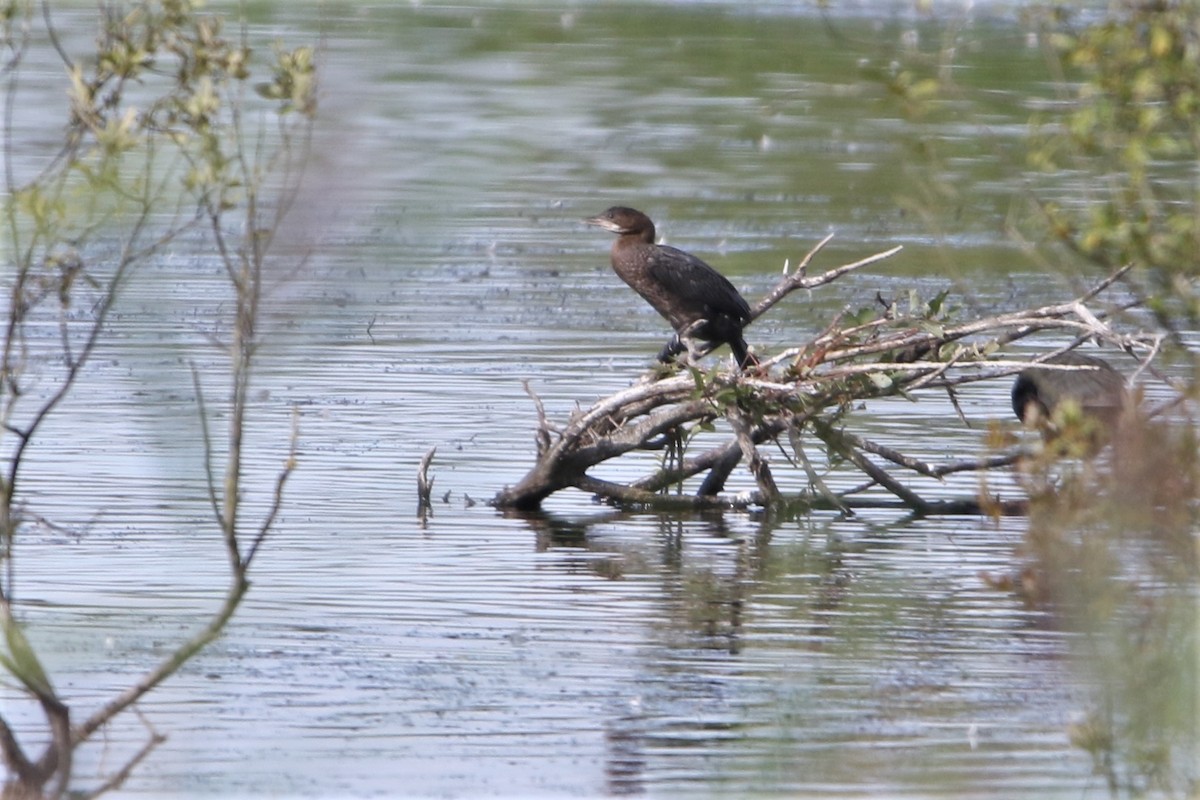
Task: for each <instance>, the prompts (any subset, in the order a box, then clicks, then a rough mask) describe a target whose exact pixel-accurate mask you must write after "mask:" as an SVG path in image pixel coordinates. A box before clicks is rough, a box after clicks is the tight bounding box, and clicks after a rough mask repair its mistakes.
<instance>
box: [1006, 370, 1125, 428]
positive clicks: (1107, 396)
mask: <svg viewBox="0 0 1200 800" xmlns="http://www.w3.org/2000/svg"><path fill="white" fill-rule="evenodd" d="M1045 363H1046V364H1058V365H1061V366H1071V367H1093V368H1094V369H1078V370H1058V369H1045V368H1043V367H1029V368H1028V369H1024V370H1022V371H1021V373H1020V374H1019V375H1017V380H1016V383H1014V384H1013V389H1012V406H1013V412H1014V413H1015V414H1016V415H1017V418H1018V419H1020V420H1021V421H1022V422H1024V423H1026V424H1030V425H1039V426H1041V425H1044V424H1045V423H1046V422H1048V421H1049V420H1050V419H1051V418H1052V417H1053V416H1054V410H1055V409H1056V408H1058V407H1060V406H1061V405H1062V404H1063V403H1066V402H1068V401H1074V402H1075V403H1077V404H1078V405H1079V409H1080V411H1082V412H1083V413H1084V415H1086V416H1089V417H1092V418H1094V419H1096V420H1098V421H1099V422H1101V423H1102V424H1103V426H1104V427H1106V428H1108V429H1109V430H1112V429H1113V428H1115V427H1116V425H1117V422H1118V420H1119V419H1120V417H1121V412H1122V411H1123V410H1124V409H1125V407H1126V405H1128V403H1129V393H1128V392H1127V391H1126V390H1125V379H1124V378H1123V377H1121V373H1119V372H1117V371H1116V370H1115V369H1113V368H1112V366H1110V365H1109V363H1108V362H1107V361H1104V360H1102V359H1099V358H1096V357H1094V356H1088V355H1084V354H1083V353H1077V352H1075V351H1070V352H1067V353H1062V354H1061V355H1057V356H1054V357H1053V358H1048V359H1046V361H1045Z"/></svg>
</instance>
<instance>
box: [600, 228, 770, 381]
mask: <svg viewBox="0 0 1200 800" xmlns="http://www.w3.org/2000/svg"><path fill="white" fill-rule="evenodd" d="M584 222H586V223H588V224H589V225H596V226H599V227H601V228H604V229H605V230H606V231H612V232H613V233H616V234H618V238H617V241H616V242H614V243H613V247H612V268H613V271H614V272H616V273H617V275H618V276H620V278H621V280H623V281H625V283H627V284H629V286H630V287H631V288H632V289H633V290H634V291H635V292H637V293H638V294H640V295H641V296H642V297H643V298H645V300H646V302H648V303H649V304H650V305H652V306H653V307H654V310H655V311H657V312H658V313H659V314H661V315H662V316H663V317H664V318H665V319H666V320H667V322H669V323H671V327H672V328H674V330H675V335H674V336H673V337H671V341H669V342H668V343H667V344H666V346H665V347H663V349H662V352H660V353H659V355H658V358H659V360H660V361H670V360H672V359H673V358H674V357H675V356H677V355H679V354H680V353H682V352H683V351H684V350H688V351H689V352H691V351H692V348H691V347H689V340H698V341H700V342H702V343H703V347H701V348H699V352H698V354H699V355H704V354H705V353H708V352H709V351H711V350H713V349H714V348H716V347H718V346H720V345H722V344H728V345H729V346H730V348H731V349H732V350H733V355H734V357H735V358H736V359H737V362H738V366H739V367H742V368H745V367H747V366H749V365H752V364H757V363H758V360H757V359H756V358H755V357H754V356H753V354H751V353H750V351H749V349H748V348H747V346H746V340H745V339H744V338H743V337H742V328H744V327H745V326H746V325H747V324H748V323H749V322H750V306H749V305H748V304H747V303H746V301H745V299H744V298H743V297H742V296H741V295H740V294H738V290H737V289H736V288H734V285H733V284H732V283H730V282H729V280H728V279H727V278H726V277H725V276H724V275H722V274H721V273H719V272H717V271H716V270H715V269H713V268H712V267H710V266H709V265H708V264H705V263H704V262H703V261H701V260H700V259H698V258H696V257H695V256H693V255H691V254H690V253H685V252H683V251H682V250H677V249H676V248H674V247H667V246H665V245H659V244H655V243H654V223H653V222H651V221H650V218H649V217H648V216H646V215H645V214H643V213H642V212H640V211H637V210H635V209H632V208H626V207H624V206H614V207H612V208H610V209H608V210H607V211H605V212H604V213H603V214H600V215H599V216H595V217H591V218H589V219H586V220H584Z"/></svg>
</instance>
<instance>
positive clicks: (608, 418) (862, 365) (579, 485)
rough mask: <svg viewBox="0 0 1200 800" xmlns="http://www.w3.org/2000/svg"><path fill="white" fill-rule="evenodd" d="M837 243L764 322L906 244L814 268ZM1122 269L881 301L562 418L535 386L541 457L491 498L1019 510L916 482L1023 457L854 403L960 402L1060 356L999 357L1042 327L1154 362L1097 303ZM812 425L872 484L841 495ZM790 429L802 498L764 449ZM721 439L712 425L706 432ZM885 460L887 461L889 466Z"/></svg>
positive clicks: (759, 310)
mask: <svg viewBox="0 0 1200 800" xmlns="http://www.w3.org/2000/svg"><path fill="white" fill-rule="evenodd" d="M829 240H830V237H826V238H825V239H824V240H822V241H821V242H819V243H818V244H817V245H816V246H815V247H814V248H813V249H812V250H811V251H810V252H809V253H808V254H806V255H805V257H804V258H803V259H802V260H801V261H800V263H799V264H798V265H797V267H796V269H795V270H794V271H791V272H790V273H789V272H788V271H787V269H786V268H785V274H784V276H783V277H782V278H781V279H780V281H779V282H778V283H777V284H776V285H775V287H774V288H773V289H772V290H771V291H770V292H768V293H767V295H766V296H764V297H763V298H762V299H761V300H760V301H759V302H758V303H756V304H754V305H753V308H752V316H753V318H757V317H760V316H762V315H763V314H765V313H766V312H767V311H769V310H770V309H771V308H772V307H773V306H775V305H776V304H777V303H779V302H780V301H781V300H783V299H784V298H785V297H787V296H788V295H789V294H790V293H791V292H794V291H795V290H797V289H812V288H816V287H819V286H822V285H825V284H828V283H831V282H833V281H835V280H837V279H838V278H840V277H843V276H845V275H847V274H849V273H851V272H853V271H855V270H858V269H861V268H862V267H865V266H868V265H871V264H876V263H878V262H880V261H882V260H884V259H886V258H888V257H890V256H892V255H894V254H895V253H896V252H898V251H899V249H900V248H898V247H896V248H891V249H889V250H885V251H882V252H880V253H876V254H874V255H871V256H868V257H867V258H863V259H860V260H858V261H854V262H851V263H848V264H844V265H842V266H839V267H835V268H833V269H829V270H826V271H824V272H822V273H820V274H818V275H815V276H811V277H810V276H809V275H808V269H809V267H810V266H811V263H812V262H813V260H814V258H815V257H816V256H817V254H818V253H820V251H821V250H822V248H823V247H824V246H825V245H826V244H827V243H828V242H829ZM1123 274H1124V270H1120V271H1117V272H1116V273H1114V274H1112V275H1110V276H1108V277H1107V278H1105V279H1104V280H1103V281H1101V282H1099V283H1098V284H1096V285H1095V286H1093V287H1092V288H1090V289H1089V290H1088V291H1087V292H1086V293H1084V294H1083V295H1081V296H1079V297H1077V298H1075V299H1073V300H1071V301H1069V302H1064V303H1055V304H1051V305H1046V306H1042V307H1039V308H1032V309H1026V310H1023V311H1016V312H1008V313H1003V314H997V315H995V316H992V317H988V318H985V319H975V320H966V321H955V320H953V319H950V318H949V316H948V315H947V314H944V313H943V312H942V310H941V303H940V301H939V302H938V303H936V304H934V303H931V304H929V305H928V307H927V308H926V309H925V310H924V311H923V312H913V313H908V314H902V313H898V312H897V310H896V308H895V306H894V305H890V304H886V303H884V304H881V306H882V308H883V310H881V311H880V310H877V311H876V312H875V316H874V318H871V319H865V320H864V319H863V317H864V314H863V313H861V312H860V313H857V314H851V313H849V312H848V311H847V312H843V313H839V314H837V315H836V316H835V317H834V319H833V320H832V321H831V322H830V323H829V325H828V326H827V327H826V328H825V329H824V330H822V331H821V332H820V333H819V334H817V335H816V336H815V337H814V338H812V339H811V340H810V341H808V342H805V343H803V344H801V345H799V346H796V347H793V348H788V349H785V350H784V351H783V352H781V353H778V354H777V355H775V356H773V357H771V358H765V359H763V361H762V364H761V365H760V366H759V367H758V368H756V369H752V370H748V371H746V372H744V373H728V372H722V371H712V372H709V373H703V372H701V371H700V370H698V369H696V368H694V367H692V368H688V369H686V371H680V372H677V373H675V374H673V375H668V376H667V377H665V378H662V379H659V380H648V381H647V380H645V379H643V381H642V382H639V383H636V384H634V385H632V386H630V387H629V388H627V389H623V390H621V391H619V392H617V393H615V394H613V395H611V396H609V397H606V398H602V399H600V400H598V401H597V402H596V403H595V404H594V405H592V406H591V407H590V408H587V409H583V410H578V411H576V412H575V413H574V414H573V415H572V416H571V417H570V419H568V420H567V421H566V423H565V424H562V425H554V424H552V423H551V422H550V421H549V420H548V419H547V417H546V412H545V409H544V408H543V407H542V405H541V403H540V401H539V400H538V399H537V396H536V395H535V394H534V392H533V390H532V389H531V388H530V387H529V386H528V385H527V386H526V390H527V392H528V393H529V394H530V396H531V397H532V398H533V399H534V403H535V406H536V408H537V413H538V428H537V431H536V433H535V438H536V452H537V462H536V463H535V465H534V466H533V468H532V469H531V470H530V471H529V472H528V474H526V475H525V477H524V478H522V479H521V480H520V481H519V482H518V483H517V484H516V485H514V486H511V487H507V488H505V489H504V490H502V491H501V492H499V493H498V494H497V495H496V497H495V498H494V499H493V501H492V502H493V504H494V505H496V506H499V507H502V508H516V509H535V508H538V507H539V506H540V504H541V503H542V501H543V500H545V499H546V498H547V497H549V496H550V495H552V494H554V493H555V492H557V491H560V490H562V489H566V488H575V489H579V490H582V491H584V492H588V493H591V494H594V495H597V496H599V497H600V498H602V499H604V500H607V501H609V502H612V503H616V504H619V505H626V506H641V507H654V508H660V509H667V508H680V507H688V508H736V507H745V506H747V505H758V506H763V507H767V508H771V507H776V506H780V505H783V504H791V503H801V504H803V505H805V506H807V507H820V508H830V509H835V510H838V511H841V512H842V513H853V509H854V508H856V507H857V508H862V507H866V506H870V505H877V504H879V503H880V502H884V503H888V504H890V505H892V506H894V507H898V508H906V509H908V510H909V511H910V512H912V513H913V514H917V515H923V514H950V513H969V514H978V513H985V512H986V513H1020V511H1021V510H1022V509H1023V504H1021V503H1016V504H1001V503H998V502H997V501H996V500H994V499H992V498H983V499H980V498H974V497H971V498H962V499H959V500H953V501H931V500H928V499H926V498H924V497H922V496H921V495H920V494H919V493H918V492H916V491H915V490H913V489H911V488H910V487H909V486H908V485H907V483H906V482H905V479H904V476H912V477H916V476H923V477H925V478H934V479H937V480H941V479H942V477H943V476H945V475H949V474H952V473H956V472H964V471H985V470H988V469H996V468H1000V467H1004V466H1007V465H1011V464H1012V463H1014V462H1015V461H1016V460H1017V459H1018V458H1020V457H1021V454H1020V453H999V454H997V453H992V454H988V455H986V456H985V457H981V458H977V459H965V460H961V461H958V462H953V463H948V464H931V463H927V462H926V461H924V460H922V459H919V458H915V457H913V456H910V455H907V454H905V453H902V452H899V451H897V450H895V449H893V448H890V447H886V446H884V445H881V444H878V443H876V442H872V441H870V440H869V439H866V438H864V437H862V436H859V435H857V434H855V433H853V432H852V431H849V430H846V427H845V424H844V420H843V416H844V413H845V411H846V410H847V409H848V408H849V407H850V406H851V405H853V404H855V403H859V402H861V401H863V400H867V399H872V398H880V397H890V396H896V395H902V396H905V397H909V398H910V399H911V398H912V397H913V393H915V392H919V391H922V390H931V389H936V390H939V391H946V392H948V393H949V394H950V397H951V400H952V401H954V402H955V407H956V408H957V407H958V406H957V401H956V399H955V395H954V390H955V388H956V387H958V386H961V385H964V384H969V383H975V382H978V381H983V380H995V379H997V378H1001V377H1004V376H1011V375H1013V374H1015V373H1017V372H1019V371H1020V370H1022V369H1025V368H1027V367H1030V366H1034V365H1041V364H1042V362H1043V361H1044V360H1045V359H1046V358H1049V357H1051V356H1053V355H1054V353H1048V354H1047V355H1046V356H1043V357H1040V358H1037V359H1032V360H1029V359H1013V358H1005V357H1002V355H1001V354H1002V348H1003V347H1004V346H1005V345H1009V344H1011V343H1013V342H1015V341H1018V340H1020V339H1023V338H1025V337H1027V336H1030V335H1032V334H1034V333H1037V332H1041V331H1058V332H1061V333H1068V334H1070V335H1071V336H1072V337H1073V339H1074V341H1073V342H1072V344H1071V345H1069V346H1068V347H1067V348H1063V349H1069V348H1070V347H1073V346H1076V345H1077V344H1079V343H1081V342H1083V341H1086V340H1089V339H1094V340H1097V341H1101V342H1105V343H1108V344H1111V345H1113V346H1115V347H1119V348H1121V349H1124V350H1126V351H1127V352H1130V353H1131V354H1135V353H1137V354H1144V355H1145V356H1146V357H1147V358H1149V357H1150V356H1152V355H1153V353H1154V352H1156V351H1157V347H1158V344H1159V342H1158V340H1156V339H1154V338H1153V337H1147V336H1143V335H1129V334H1121V333H1118V332H1117V331H1114V330H1113V329H1112V328H1111V326H1110V325H1109V323H1108V322H1107V318H1108V316H1109V314H1108V313H1107V312H1106V311H1102V310H1093V309H1092V308H1091V307H1090V306H1089V305H1088V303H1089V302H1091V301H1093V300H1095V298H1096V297H1097V296H1099V295H1100V294H1101V293H1102V292H1103V291H1104V290H1105V289H1108V288H1109V287H1111V286H1112V285H1113V284H1114V283H1116V282H1117V281H1118V280H1119V279H1120V278H1121V277H1122V275H1123ZM1056 352H1057V351H1056ZM1144 364H1145V362H1143V368H1144ZM1063 368H1065V369H1072V367H1063ZM1074 369H1078V367H1074ZM959 414H960V416H961V411H960V412H959ZM719 425H725V426H727V427H728V428H729V429H730V430H729V435H728V438H726V439H725V440H724V441H723V442H721V443H718V444H714V445H710V446H708V449H706V450H703V451H701V452H699V453H696V454H687V453H685V454H683V456H682V457H680V458H676V459H671V460H668V461H664V463H663V464H662V466H660V467H659V468H658V469H656V470H654V471H652V472H650V473H648V474H644V475H641V476H634V477H632V478H631V479H629V480H628V481H626V482H618V481H616V480H612V479H604V480H602V479H599V478H596V477H595V476H593V475H590V474H589V470H591V469H592V468H593V467H595V466H597V465H599V464H601V463H605V462H609V461H612V460H613V459H617V458H619V457H621V456H623V455H625V454H627V453H629V452H631V451H635V450H650V449H656V448H661V447H662V443H663V442H664V441H667V440H673V441H689V440H690V436H689V433H690V432H695V431H697V430H704V431H711V430H713V429H714V428H715V426H719ZM698 426H699V427H698ZM805 430H808V431H811V433H812V434H813V438H814V439H815V440H819V441H820V442H822V443H823V445H824V447H825V449H827V450H828V451H829V452H830V453H831V454H832V455H833V456H834V460H835V461H837V462H838V463H839V464H840V465H841V466H840V467H839V468H843V469H852V470H854V471H857V472H859V473H861V474H862V476H863V478H864V479H865V482H864V483H863V484H862V485H861V486H859V487H857V488H855V489H852V490H850V491H846V492H842V493H841V494H837V493H835V492H833V491H831V490H830V488H829V486H828V485H827V484H826V483H825V481H824V479H823V478H822V477H821V475H820V473H819V472H818V471H817V469H816V467H815V465H814V463H813V460H812V459H811V458H810V457H809V454H808V453H807V452H806V450H805V444H804V442H805V439H804V436H803V435H802V434H803V432H804V431H805ZM783 437H786V438H785V439H784V442H786V444H787V447H782V446H781V452H782V453H783V455H784V458H785V460H786V461H787V462H788V463H790V464H791V465H793V466H796V467H798V468H800V469H802V470H803V473H804V475H805V477H806V479H807V483H808V485H809V487H810V490H809V491H805V492H801V493H800V494H799V495H798V496H793V497H785V496H784V495H783V494H782V493H781V492H780V490H779V487H778V484H777V483H776V480H775V476H774V474H773V473H772V468H771V464H770V462H769V461H768V460H767V459H766V457H765V456H764V455H763V454H762V453H761V452H760V449H759V448H760V447H761V446H762V445H763V444H766V443H769V442H780V439H781V438H783ZM711 440H712V436H711V435H710V436H708V437H706V438H704V439H703V441H711ZM780 444H781V445H782V444H783V442H780ZM876 459H881V460H882V462H883V463H880V462H879V461H877V460H876ZM743 463H744V464H745V465H746V466H747V467H748V469H749V471H750V473H751V474H752V475H753V477H754V479H755V483H756V485H757V490H756V491H753V492H747V493H744V494H742V495H738V496H728V495H725V494H723V492H724V490H725V483H726V481H727V479H728V477H729V476H730V474H731V473H732V472H733V470H734V469H735V468H737V466H738V465H739V464H743ZM884 463H886V464H887V465H889V466H888V467H886V468H885V466H884V465H883V464H884ZM702 474H703V475H704V477H703V479H702V481H701V483H700V485H699V487H698V489H697V491H696V493H695V494H693V495H681V494H667V493H666V490H667V489H668V488H669V487H672V486H676V487H677V486H679V485H680V484H681V483H682V482H683V481H686V480H688V479H691V478H695V477H698V476H700V475H702ZM871 487H875V488H882V489H883V490H885V491H886V492H887V493H888V494H889V495H890V496H891V499H890V500H886V499H884V500H882V501H881V500H880V499H879V498H877V497H857V496H856V495H857V494H859V493H860V492H862V491H863V490H864V489H866V488H871Z"/></svg>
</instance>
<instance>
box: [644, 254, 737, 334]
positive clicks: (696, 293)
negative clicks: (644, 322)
mask: <svg viewBox="0 0 1200 800" xmlns="http://www.w3.org/2000/svg"><path fill="white" fill-rule="evenodd" d="M648 272H649V273H650V276H651V277H652V278H653V279H654V281H655V282H657V283H658V284H660V285H661V286H662V288H663V290H664V291H665V292H666V293H667V294H669V295H672V296H674V297H676V298H678V299H679V301H680V302H681V303H683V304H685V305H687V306H688V307H689V308H694V309H695V310H696V314H697V316H703V311H702V310H703V309H704V308H705V307H707V308H710V309H712V311H714V312H716V313H719V314H727V315H728V316H730V317H732V318H734V319H736V320H738V321H739V322H741V321H744V320H747V319H749V318H750V306H749V305H748V304H747V303H746V300H745V299H744V298H743V297H742V296H741V295H740V294H738V290H737V289H736V288H734V285H733V284H732V283H730V282H729V279H728V278H726V277H725V276H724V275H722V274H721V273H719V272H717V271H716V270H715V269H713V268H712V267H710V266H709V265H708V264H705V263H704V262H703V261H701V260H700V259H698V258H696V257H695V256H694V255H692V254H690V253H685V252H683V251H682V250H677V249H675V248H674V247H666V246H660V247H658V248H657V252H656V253H655V257H654V258H653V259H652V260H651V262H650V264H649V267H648Z"/></svg>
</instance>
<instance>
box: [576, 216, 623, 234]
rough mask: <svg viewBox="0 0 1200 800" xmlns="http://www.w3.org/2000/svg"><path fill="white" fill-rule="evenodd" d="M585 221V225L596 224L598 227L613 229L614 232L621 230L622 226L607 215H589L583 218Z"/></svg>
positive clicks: (607, 229)
mask: <svg viewBox="0 0 1200 800" xmlns="http://www.w3.org/2000/svg"><path fill="white" fill-rule="evenodd" d="M583 223H584V224H585V225H595V226H596V227H597V228H604V230H606V231H612V232H613V233H620V232H621V228H620V226H619V225H617V224H616V223H615V222H613V221H612V220H611V219H608V218H606V217H588V218H586V219H585V220H583Z"/></svg>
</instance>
